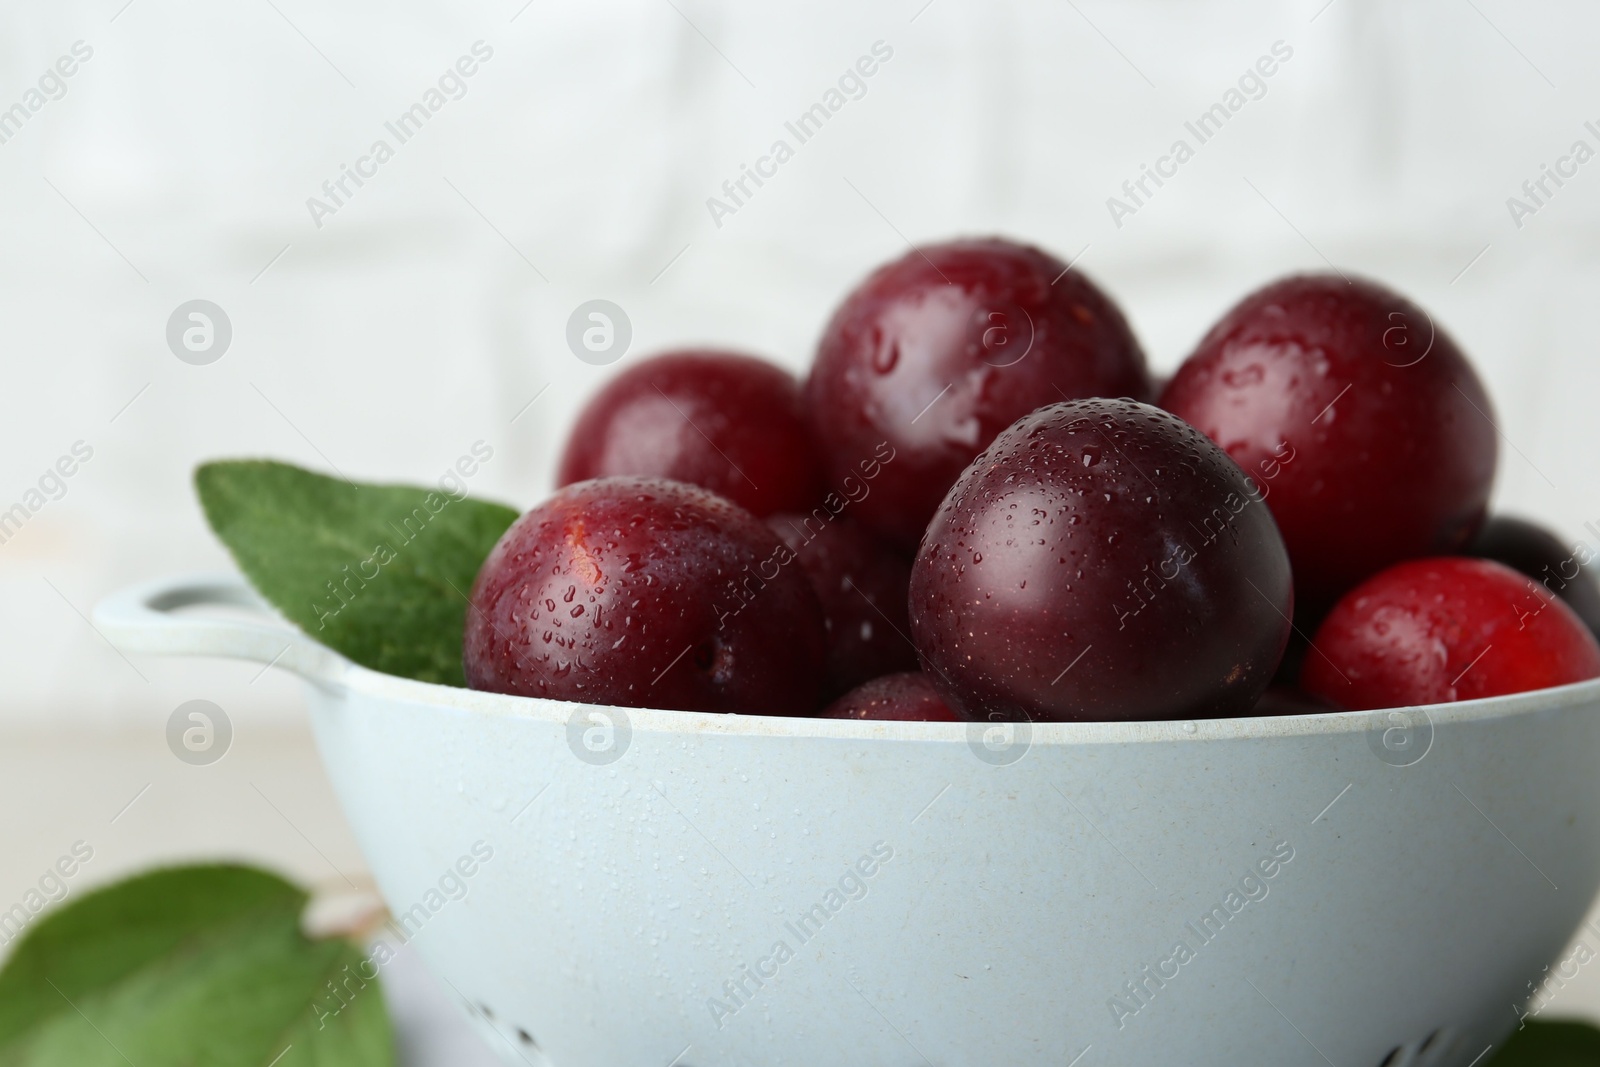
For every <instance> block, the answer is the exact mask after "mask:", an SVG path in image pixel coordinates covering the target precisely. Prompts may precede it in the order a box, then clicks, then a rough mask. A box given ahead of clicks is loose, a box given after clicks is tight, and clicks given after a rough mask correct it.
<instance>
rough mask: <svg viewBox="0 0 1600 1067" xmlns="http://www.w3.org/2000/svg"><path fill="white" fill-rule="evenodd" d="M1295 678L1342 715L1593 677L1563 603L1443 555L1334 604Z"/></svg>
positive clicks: (1499, 570)
mask: <svg viewBox="0 0 1600 1067" xmlns="http://www.w3.org/2000/svg"><path fill="white" fill-rule="evenodd" d="M1312 643H1313V646H1314V651H1313V652H1312V653H1311V655H1310V656H1308V657H1307V658H1306V665H1305V669H1304V671H1303V672H1302V673H1301V676H1300V684H1301V688H1302V689H1303V690H1305V692H1306V693H1308V694H1310V695H1311V696H1313V697H1317V698H1319V699H1321V700H1325V701H1327V702H1328V703H1330V704H1332V705H1333V706H1335V707H1339V708H1344V709H1347V710H1350V711H1365V710H1369V709H1373V708H1403V707H1410V706H1413V705H1419V704H1446V703H1450V702H1452V701H1457V700H1476V699H1478V698H1480V697H1492V696H1504V695H1505V694H1507V693H1521V692H1525V691H1528V690H1532V689H1546V688H1549V687H1550V686H1556V685H1566V684H1568V683H1570V682H1580V681H1583V680H1584V679H1586V678H1594V677H1596V676H1600V644H1596V642H1595V638H1594V635H1593V634H1591V633H1590V632H1589V630H1588V628H1587V627H1585V626H1584V625H1583V622H1582V621H1581V620H1580V619H1579V618H1578V616H1577V615H1575V614H1573V612H1572V609H1571V608H1569V607H1567V606H1566V605H1565V604H1564V603H1562V602H1561V600H1560V599H1558V598H1557V597H1555V596H1554V595H1553V594H1551V593H1550V592H1549V590H1547V589H1545V588H1544V587H1543V586H1542V585H1540V584H1539V583H1537V582H1534V581H1531V580H1530V579H1529V578H1528V577H1527V576H1526V575H1523V574H1518V573H1517V572H1516V571H1514V570H1512V569H1511V568H1510V567H1507V566H1505V565H1503V564H1500V563H1495V562H1494V561H1492V560H1485V559H1467V558H1465V557H1460V556H1446V557H1440V558H1435V559H1420V560H1412V561H1410V562H1407V563H1401V564H1399V565H1397V566H1394V567H1391V568H1389V569H1388V570H1386V571H1384V572H1382V573H1381V574H1378V575H1376V576H1374V577H1372V578H1370V579H1368V580H1367V581H1366V582H1363V583H1362V584H1361V585H1359V586H1357V587H1356V588H1355V589H1353V590H1351V591H1350V593H1349V594H1347V595H1346V596H1345V598H1344V599H1343V600H1341V601H1339V603H1338V604H1337V605H1336V606H1335V607H1334V609H1333V611H1332V612H1331V613H1330V614H1329V615H1328V617H1327V619H1326V620H1325V621H1324V622H1323V624H1322V626H1321V628H1320V629H1318V631H1317V633H1316V636H1315V637H1313V638H1312Z"/></svg>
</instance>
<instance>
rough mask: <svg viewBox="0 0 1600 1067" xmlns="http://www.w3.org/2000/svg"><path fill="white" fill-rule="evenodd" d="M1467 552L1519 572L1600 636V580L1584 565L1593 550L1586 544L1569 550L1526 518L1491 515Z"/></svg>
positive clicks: (1551, 534)
mask: <svg viewBox="0 0 1600 1067" xmlns="http://www.w3.org/2000/svg"><path fill="white" fill-rule="evenodd" d="M1467 552H1468V555H1472V556H1477V557H1479V558H1481V559H1492V560H1495V561H1496V562H1498V563H1504V564H1505V565H1506V566H1507V567H1510V568H1511V569H1512V570H1514V571H1521V572H1522V573H1523V574H1525V575H1527V576H1528V577H1529V578H1532V579H1533V580H1534V581H1536V582H1542V583H1544V586H1545V588H1546V589H1548V590H1550V591H1551V592H1552V593H1554V594H1555V595H1556V596H1558V597H1560V598H1561V599H1562V600H1564V601H1566V603H1567V607H1569V608H1571V609H1572V610H1573V611H1574V612H1576V613H1577V616H1578V618H1580V619H1582V620H1583V624H1584V625H1585V626H1587V627H1588V628H1589V632H1590V633H1592V634H1594V635H1595V636H1596V637H1600V581H1597V580H1596V578H1595V574H1594V571H1592V570H1589V569H1588V568H1587V564H1588V563H1590V562H1591V561H1592V560H1593V559H1594V553H1593V552H1591V551H1590V550H1589V548H1588V547H1587V546H1585V545H1579V546H1578V547H1577V548H1576V549H1568V548H1567V546H1566V545H1564V544H1562V543H1561V539H1560V538H1558V537H1557V536H1556V535H1555V534H1553V533H1551V532H1550V531H1549V530H1546V529H1545V528H1544V527H1543V526H1537V525H1535V524H1534V523H1531V522H1528V521H1526V520H1525V519H1517V518H1512V517H1511V516H1509V515H1494V516H1491V517H1490V519H1489V521H1488V522H1486V523H1484V525H1483V529H1482V530H1480V531H1478V536H1477V537H1475V538H1473V539H1472V544H1471V545H1470V546H1469V547H1468V550H1467Z"/></svg>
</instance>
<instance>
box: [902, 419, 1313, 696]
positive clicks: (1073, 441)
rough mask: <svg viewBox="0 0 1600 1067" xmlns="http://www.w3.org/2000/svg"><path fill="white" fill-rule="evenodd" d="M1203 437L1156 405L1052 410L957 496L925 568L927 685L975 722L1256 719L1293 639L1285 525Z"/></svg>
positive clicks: (920, 611) (936, 528)
mask: <svg viewBox="0 0 1600 1067" xmlns="http://www.w3.org/2000/svg"><path fill="white" fill-rule="evenodd" d="M1253 492H1255V489H1254V487H1253V485H1252V483H1250V482H1249V481H1248V480H1247V479H1246V478H1245V477H1244V475H1243V473H1242V472H1241V471H1240V470H1239V469H1238V467H1237V466H1235V465H1234V464H1233V463H1232V462H1231V461H1230V460H1229V459H1228V457H1227V456H1226V455H1225V454H1223V453H1222V452H1221V451H1220V450H1219V449H1218V448H1216V446H1214V445H1213V444H1212V443H1211V442H1210V441H1208V440H1206V438H1205V437H1204V436H1203V435H1201V434H1200V433H1199V432H1198V431H1197V430H1195V429H1194V428H1193V427H1191V426H1189V425H1187V424H1186V423H1184V422H1182V421H1181V420H1179V419H1177V418H1175V417H1173V416H1172V415H1169V414H1167V413H1166V412H1163V411H1160V410H1158V409H1156V408H1153V407H1150V406H1148V405H1144V404H1138V403H1135V402H1133V401H1127V400H1082V401H1071V402H1066V403H1059V404H1054V405H1051V406H1049V407H1046V408H1042V409H1040V410H1039V411H1036V412H1034V413H1033V414H1031V415H1029V416H1027V417H1025V418H1023V419H1020V420H1018V422H1017V423H1016V424H1015V425H1014V426H1012V427H1011V428H1010V429H1008V430H1007V431H1006V432H1005V433H1003V434H1001V435H1000V436H999V437H998V438H996V440H995V441H994V443H993V444H992V445H991V446H990V447H989V448H988V449H987V450H986V451H985V452H984V453H983V454H982V455H981V456H979V457H978V459H977V460H976V461H975V462H974V463H973V464H972V466H971V467H969V468H968V469H967V471H966V472H965V473H964V474H963V475H962V477H961V478H960V479H959V480H958V481H957V483H956V484H955V485H954V486H953V487H952V488H951V490H950V493H949V495H948V496H947V497H946V498H945V500H944V502H943V504H942V505H941V506H940V508H939V511H938V513H937V514H936V515H935V517H934V520H933V522H932V524H931V525H930V526H929V528H928V532H927V535H926V537H925V538H924V539H923V542H922V545H921V548H920V550H919V552H918V554H917V558H916V561H915V563H914V564H913V566H912V575H911V601H910V607H911V625H912V638H913V640H914V641H915V643H916V645H917V649H918V652H919V654H920V656H921V660H922V663H923V667H924V670H925V671H926V672H927V673H928V675H929V677H930V680H931V681H932V682H933V684H934V686H935V687H936V688H937V689H938V690H939V692H940V694H941V695H942V696H944V697H945V699H946V700H947V701H948V702H949V703H950V704H951V706H952V707H953V708H954V709H955V710H956V711H957V712H959V713H960V714H962V715H963V716H965V717H967V718H969V719H979V720H981V719H997V720H998V719H1022V718H1028V719H1033V720H1036V721H1052V720H1054V721H1067V720H1076V721H1131V720H1154V719H1173V718H1191V717H1193V718H1199V717H1221V716H1229V715H1239V714H1245V713H1247V712H1248V711H1249V709H1250V708H1251V707H1252V706H1253V705H1254V703H1255V701H1256V699H1257V698H1258V697H1259V696H1260V695H1261V693H1262V692H1263V691H1264V690H1265V689H1266V687H1267V685H1268V683H1269V682H1270V681H1271V679H1272V676H1273V672H1274V670H1275V669H1276V667H1277V665H1278V660H1279V658H1280V657H1281V655H1282V653H1283V650H1284V647H1285V644H1286V642H1287V640H1288V635H1289V629H1290V624H1289V617H1290V615H1291V614H1292V611H1293V590H1292V587H1291V585H1292V583H1291V576H1290V571H1289V563H1288V557H1287V554H1286V552H1285V550H1284V546H1283V541H1282V538H1281V537H1280V536H1279V534H1278V531H1277V527H1276V525H1275V524H1274V522H1273V520H1272V516H1271V514H1270V512H1268V511H1267V509H1266V507H1265V506H1264V505H1263V504H1262V503H1261V502H1260V500H1259V497H1258V496H1255V495H1252V494H1253Z"/></svg>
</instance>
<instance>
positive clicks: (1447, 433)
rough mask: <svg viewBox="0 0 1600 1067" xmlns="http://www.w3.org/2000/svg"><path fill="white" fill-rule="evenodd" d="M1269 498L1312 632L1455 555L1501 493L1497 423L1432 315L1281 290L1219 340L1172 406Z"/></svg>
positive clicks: (1208, 343) (1172, 395) (1361, 289)
mask: <svg viewBox="0 0 1600 1067" xmlns="http://www.w3.org/2000/svg"><path fill="white" fill-rule="evenodd" d="M1161 406H1162V407H1164V408H1166V409H1167V410H1168V411H1171V412H1172V413H1174V414H1175V415H1177V416H1178V417H1179V418H1182V419H1184V420H1186V421H1187V422H1190V423H1192V424H1194V425H1195V426H1197V427H1199V428H1200V430H1201V431H1203V432H1204V433H1205V434H1206V435H1207V436H1208V437H1210V438H1211V439H1212V440H1213V441H1216V442H1217V443H1218V444H1219V445H1221V446H1222V447H1223V449H1224V450H1225V451H1226V452H1227V453H1228V455H1230V456H1232V457H1233V459H1234V461H1235V462H1236V463H1238V464H1239V466H1240V467H1241V468H1243V469H1244V471H1245V472H1246V473H1247V474H1249V475H1250V476H1251V477H1253V478H1255V479H1256V480H1257V481H1258V482H1259V483H1260V484H1261V486H1262V490H1263V492H1265V493H1266V494H1267V497H1268V500H1267V503H1268V505H1269V506H1270V507H1271V508H1272V513H1273V515H1274V516H1276V517H1277V520H1278V528H1279V529H1280V530H1282V532H1283V539H1284V542H1285V543H1286V544H1287V545H1288V546H1289V557H1290V559H1291V560H1292V561H1293V563H1294V573H1295V595H1296V598H1297V601H1298V603H1299V605H1300V608H1301V612H1302V618H1303V619H1306V620H1315V618H1317V617H1318V616H1319V615H1320V614H1321V613H1322V612H1324V611H1326V610H1327V609H1328V608H1329V607H1331V606H1332V604H1333V602H1334V601H1335V600H1336V599H1338V597H1339V596H1340V595H1341V594H1343V593H1344V592H1346V591H1347V590H1349V589H1350V588H1351V587H1353V586H1354V585H1355V584H1356V583H1357V582H1360V581H1361V580H1362V579H1364V578H1366V577H1368V576H1370V575H1372V574H1375V573H1377V572H1378V571H1380V570H1382V569H1383V568H1385V567H1387V566H1389V565H1391V564H1393V563H1398V562H1399V561H1401V560H1403V559H1411V558H1416V557H1420V556H1428V555H1439V554H1448V553H1451V552H1455V551H1459V550H1460V549H1461V548H1462V547H1463V546H1465V545H1466V544H1467V542H1468V541H1469V540H1470V539H1471V537H1472V535H1473V534H1474V533H1475V532H1476V531H1477V529H1478V527H1479V526H1480V525H1482V523H1483V519H1484V515H1485V513H1486V508H1487V505H1488V500H1489V490H1490V487H1491V485H1492V484H1493V481H1494V471H1495V461H1496V456H1497V453H1498V441H1497V440H1496V434H1495V430H1494V425H1493V423H1492V421H1491V420H1492V419H1493V417H1494V410H1493V408H1492V406H1491V405H1490V402H1489V398H1488V396H1487V394H1486V393H1485V392H1484V388H1483V385H1482V383H1481V382H1480V381H1479V380H1478V376H1477V374H1476V373H1475V372H1474V371H1473V369H1472V367H1471V365H1470V364H1469V363H1468V362H1467V360H1466V357H1465V356H1463V355H1462V353H1461V350H1460V349H1459V348H1457V347H1456V344H1455V342H1454V341H1452V340H1451V339H1450V338H1449V337H1448V336H1447V335H1446V334H1445V333H1444V331H1443V330H1442V329H1438V328H1437V327H1436V326H1435V324H1434V323H1433V320H1432V319H1431V318H1430V317H1429V316H1428V314H1427V312H1425V311H1423V310H1422V309H1421V308H1419V307H1417V306H1416V305H1415V304H1413V303H1411V302H1410V301H1408V300H1406V299H1405V298H1403V297H1401V296H1399V295H1398V294H1396V293H1393V292H1391V291H1389V290H1388V289H1385V288H1383V287H1381V286H1379V285H1376V284H1374V283H1372V282H1368V281H1362V280H1355V281H1351V282H1346V281H1345V279H1344V278H1342V277H1340V276H1338V275H1301V276H1296V277H1290V278H1285V279H1283V280H1281V281H1277V282H1274V283H1272V284H1271V285H1268V286H1266V287H1265V288H1263V289H1260V290H1258V291H1257V292H1255V293H1252V294H1251V295H1250V296H1247V297H1246V298H1245V299H1244V300H1243V301H1242V302H1240V303H1239V304H1238V306H1236V307H1235V308H1233V310H1231V311H1229V312H1228V313H1227V315H1225V316H1224V317H1223V318H1222V320H1221V321H1220V322H1218V323H1217V324H1216V325H1215V326H1213V327H1212V328H1211V331H1210V332H1209V333H1207V334H1206V336H1205V338H1204V339H1203V340H1202V341H1201V342H1200V344H1199V347H1197V348H1196V349H1195V351H1194V354H1193V355H1191V356H1190V357H1189V358H1188V360H1187V361H1186V362H1185V363H1184V364H1183V366H1182V367H1181V368H1179V370H1178V373H1177V374H1176V376H1174V378H1173V380H1172V382H1171V383H1170V384H1169V385H1168V386H1167V388H1166V390H1165V392H1163V394H1162V396H1161Z"/></svg>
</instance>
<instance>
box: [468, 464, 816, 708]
mask: <svg viewBox="0 0 1600 1067" xmlns="http://www.w3.org/2000/svg"><path fill="white" fill-rule="evenodd" d="M786 555H787V556H791V557H792V553H789V550H788V549H787V548H786V547H785V546H784V545H783V544H782V543H781V542H780V541H779V540H778V538H777V536H776V535H775V534H773V532H772V531H771V530H770V529H768V528H767V527H766V525H765V524H763V523H762V522H761V521H760V520H759V519H757V518H755V517H754V516H753V515H750V514H749V513H748V512H746V511H744V510H743V509H741V508H738V507H736V506H735V505H733V504H731V503H729V502H728V501H726V500H724V499H722V498H721V497H718V496H716V495H714V494H712V493H709V492H706V491H705V490H703V489H700V488H697V487H695V486H691V485H687V484H684V483H681V482H670V481H666V480H663V479H654V478H626V477H618V478H605V479H598V480H595V481H589V482H580V483H578V484H577V485H572V486H568V487H566V488H565V489H562V490H560V491H558V492H557V493H556V494H555V495H554V496H552V497H551V498H550V499H549V500H547V501H546V502H545V503H543V504H541V505H539V506H538V507H536V508H534V509H532V510H531V511H529V512H527V513H526V514H524V515H523V516H522V517H521V518H519V519H518V520H517V521H516V522H514V523H513V524H512V525H511V528H510V529H508V530H507V531H506V533H505V535H504V536H502V537H501V539H500V541H499V543H498V544H497V545H496V546H495V547H494V549H493V550H492V551H491V552H490V554H489V557H488V559H487V560H486V561H485V562H484V564H483V567H482V569H481V570H480V571H479V573H478V577H477V580H476V581H475V582H474V583H473V587H472V595H471V608H470V609H469V611H468V613H467V620H466V635H465V639H464V643H463V656H462V659H463V664H464V666H465V669H466V675H467V684H468V685H469V686H470V687H471V688H474V689H486V690H491V691H493V692H499V693H516V694H521V695H525V696H538V697H549V698H553V699H558V700H571V701H578V702H581V703H586V704H612V705H619V706H623V707H650V708H666V709H674V710H685V711H723V712H742V713H746V714H767V715H808V714H812V713H814V712H815V711H816V709H817V707H818V706H819V704H820V703H821V689H820V683H821V680H822V672H823V663H824V648H823V631H822V609H821V607H820V605H819V604H818V603H817V598H816V594H815V593H814V592H812V589H811V586H810V584H809V583H808V582H807V581H806V578H805V575H804V574H803V573H802V572H801V571H800V569H799V568H798V567H795V566H786V565H784V561H785V557H786ZM768 576H770V577H768Z"/></svg>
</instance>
